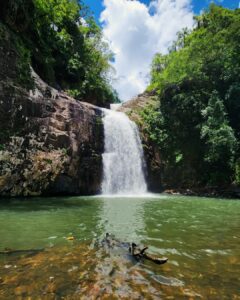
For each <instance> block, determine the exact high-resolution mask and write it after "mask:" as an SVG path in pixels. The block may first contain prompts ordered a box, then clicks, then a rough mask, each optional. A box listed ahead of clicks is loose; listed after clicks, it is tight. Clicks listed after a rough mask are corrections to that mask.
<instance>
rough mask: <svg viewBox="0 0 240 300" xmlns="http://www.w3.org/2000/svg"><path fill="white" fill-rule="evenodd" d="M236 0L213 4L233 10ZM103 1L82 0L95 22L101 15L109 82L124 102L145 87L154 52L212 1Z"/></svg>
mask: <svg viewBox="0 0 240 300" xmlns="http://www.w3.org/2000/svg"><path fill="white" fill-rule="evenodd" d="M239 1H240V0H215V3H218V4H221V5H222V6H225V7H228V8H232V9H234V8H237V7H238V6H239ZM102 3H103V0H85V4H86V5H88V6H89V7H90V9H91V11H92V12H93V14H94V16H95V19H96V20H97V21H98V20H99V18H100V15H101V21H102V23H101V26H102V29H103V38H104V40H105V41H107V42H108V44H109V48H110V50H111V51H112V53H113V54H114V59H113V60H112V62H111V64H112V67H113V70H115V72H113V74H112V77H113V80H112V85H113V86H114V88H115V89H116V90H117V92H118V94H119V96H120V99H121V100H123V101H127V100H129V99H131V98H133V97H135V96H136V95H137V94H139V93H142V92H143V91H144V90H145V89H146V87H147V86H148V84H149V79H150V66H151V62H152V59H153V57H154V55H155V54H156V53H159V52H160V53H163V54H166V53H167V52H168V49H169V47H170V46H171V45H172V43H173V41H174V40H176V37H177V32H179V31H180V30H181V29H182V28H189V29H192V28H193V26H194V21H193V15H194V14H199V13H200V12H201V11H202V10H203V9H204V8H207V7H208V5H209V3H211V0H154V1H150V0H141V1H136V0H135V1H130V0H104V4H105V5H104V6H103V4H102ZM98 22H99V21H98ZM99 24H100V22H99Z"/></svg>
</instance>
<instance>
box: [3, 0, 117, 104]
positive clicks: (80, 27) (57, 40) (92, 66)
mask: <svg viewBox="0 0 240 300" xmlns="http://www.w3.org/2000/svg"><path fill="white" fill-rule="evenodd" d="M0 18H1V20H2V22H4V23H5V24H7V26H9V27H10V28H11V29H12V30H14V31H15V33H17V35H18V36H20V37H21V40H22V43H23V47H24V49H25V50H26V51H28V52H29V56H30V59H31V60H30V63H31V65H32V66H33V68H34V69H35V70H36V72H37V73H38V74H39V75H40V76H41V77H42V78H43V79H44V80H45V81H47V82H48V83H49V84H51V85H53V86H54V87H56V88H59V89H63V90H66V91H68V93H69V94H71V95H72V96H74V97H76V98H78V99H80V100H85V101H89V102H93V103H95V104H98V105H103V106H105V105H107V104H108V103H110V102H115V101H118V97H117V94H116V92H115V91H114V90H113V89H112V87H111V84H110V77H109V73H110V72H111V66H110V64H109V61H110V59H111V57H112V53H111V52H110V51H109V49H108V47H107V44H106V43H104V41H103V39H102V33H101V30H100V28H99V27H98V26H97V24H96V22H95V21H94V19H93V18H92V17H91V15H90V14H89V13H88V9H87V8H86V7H85V6H84V4H83V3H82V2H78V1H77V0H9V1H5V2H4V3H3V4H2V11H1V13H0Z"/></svg>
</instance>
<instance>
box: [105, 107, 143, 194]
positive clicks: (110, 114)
mask: <svg viewBox="0 0 240 300" xmlns="http://www.w3.org/2000/svg"><path fill="white" fill-rule="evenodd" d="M104 113H105V116H104V119H103V123H104V154H103V182H102V193H103V194H142V193H145V192H146V191H147V185H146V182H145V178H144V173H143V149H142V144H141V140H140V136H139V132H138V128H137V126H136V124H135V123H134V122H132V121H130V120H129V118H128V117H127V116H126V115H125V114H124V113H121V112H116V111H111V110H110V111H109V110H104Z"/></svg>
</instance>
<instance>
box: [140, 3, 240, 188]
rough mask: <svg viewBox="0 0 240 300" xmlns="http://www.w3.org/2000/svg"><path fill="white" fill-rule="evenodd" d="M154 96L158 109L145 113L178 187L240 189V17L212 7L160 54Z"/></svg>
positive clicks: (148, 128) (239, 11)
mask: <svg viewBox="0 0 240 300" xmlns="http://www.w3.org/2000/svg"><path fill="white" fill-rule="evenodd" d="M148 90H150V91H155V92H156V93H157V95H158V96H157V99H158V100H157V101H158V103H157V106H155V107H148V108H147V109H145V110H144V111H143V113H142V115H143V119H144V128H145V131H146V132H147V133H148V135H149V136H150V139H151V140H152V141H154V143H155V144H156V145H157V146H158V148H159V149H160V153H161V155H162V162H163V167H164V169H165V173H166V174H169V176H171V180H174V178H176V180H177V181H176V182H175V184H178V185H181V186H184V185H186V186H189V185H198V186H199V185H201V186H202V185H210V186H213V185H218V186H223V185H227V184H230V183H237V184H239V183H240V148H239V142H240V9H236V10H230V9H227V8H223V7H221V6H217V5H214V4H211V5H210V7H209V9H208V10H206V11H205V12H204V13H202V14H201V15H200V16H196V17H195V27H194V29H193V30H192V31H189V30H187V29H183V30H182V31H181V32H179V33H178V38H177V40H176V41H175V42H174V43H173V45H172V46H171V48H170V49H169V52H168V54H166V55H162V54H159V53H158V54H156V56H155V57H154V60H153V62H152V69H151V84H150V86H149V87H148Z"/></svg>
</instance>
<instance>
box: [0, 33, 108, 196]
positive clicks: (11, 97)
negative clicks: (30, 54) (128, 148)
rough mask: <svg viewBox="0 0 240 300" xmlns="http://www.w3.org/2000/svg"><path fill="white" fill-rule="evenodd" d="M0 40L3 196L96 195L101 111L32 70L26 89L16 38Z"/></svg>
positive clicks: (8, 36) (0, 181)
mask: <svg viewBox="0 0 240 300" xmlns="http://www.w3.org/2000/svg"><path fill="white" fill-rule="evenodd" d="M1 29H2V27H1ZM0 39H1V40H0V120H1V122H0V196H35V195H56V194H73V195H74V194H96V193H98V192H99V191H100V183H101V177H102V176H101V173H102V156H101V154H102V152H103V147H104V145H103V144H104V143H103V125H102V118H101V116H102V111H101V109H100V108H98V107H96V106H93V105H91V104H88V103H83V102H79V101H76V100H74V99H72V98H70V97H68V96H67V95H65V94H64V93H61V92H59V91H57V90H55V89H53V88H51V87H49V86H48V85H47V84H45V83H44V82H43V81H42V80H41V79H40V78H39V77H38V76H37V74H35V73H34V71H33V70H32V71H31V73H32V74H31V76H29V79H30V80H28V86H31V84H29V83H31V82H32V90H30V88H27V87H26V86H25V88H23V86H24V85H21V84H20V83H19V78H20V77H21V76H20V75H22V73H21V74H19V70H22V69H23V67H24V66H23V65H19V59H18V58H19V53H18V50H17V48H16V47H15V46H14V42H13V41H12V39H14V36H13V35H12V34H11V32H10V31H4V30H2V31H1V36H0ZM19 66H20V67H19ZM26 67H27V66H26ZM24 74H25V75H27V74H28V71H26V72H25V73H24ZM29 74H30V70H29ZM30 77H31V78H30Z"/></svg>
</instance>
